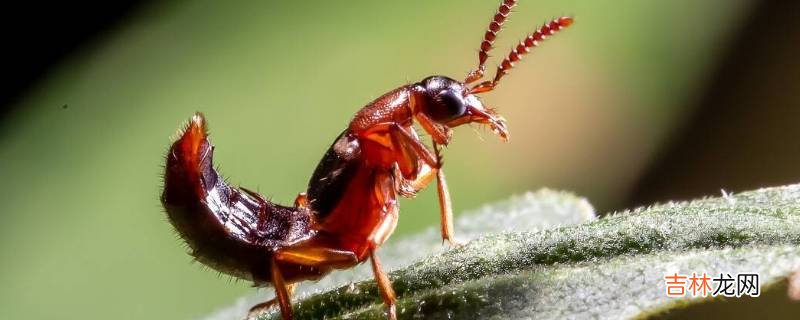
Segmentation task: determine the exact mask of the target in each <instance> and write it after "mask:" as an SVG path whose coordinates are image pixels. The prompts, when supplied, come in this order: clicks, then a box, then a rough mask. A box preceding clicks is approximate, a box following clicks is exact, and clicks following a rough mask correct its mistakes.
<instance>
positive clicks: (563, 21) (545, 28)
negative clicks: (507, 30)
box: [470, 17, 573, 93]
mask: <svg viewBox="0 0 800 320" xmlns="http://www.w3.org/2000/svg"><path fill="white" fill-rule="evenodd" d="M572 22H573V19H572V17H560V18H556V19H553V21H550V22H549V23H545V24H544V25H542V27H541V28H539V30H536V32H534V33H532V34H530V35H528V37H527V38H525V40H522V41H520V42H519V44H518V45H517V46H516V48H514V49H512V50H511V53H509V54H508V57H506V58H505V59H503V62H502V63H500V65H498V66H497V73H496V74H495V76H494V79H493V80H492V81H485V82H483V83H481V84H479V85H476V86H474V87H472V89H471V90H470V93H481V92H486V91H491V90H492V89H494V87H495V86H497V83H498V82H499V81H500V78H502V77H503V76H505V75H506V74H507V73H508V71H509V70H511V68H513V67H514V62H517V61H519V60H520V59H522V56H523V55H525V54H527V53H529V52H531V48H534V47H538V46H539V41H542V40H544V39H547V37H549V36H552V35H554V34H555V33H556V32H558V31H560V30H561V29H564V28H566V27H569V26H570V25H572Z"/></svg>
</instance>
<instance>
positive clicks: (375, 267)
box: [369, 248, 397, 320]
mask: <svg viewBox="0 0 800 320" xmlns="http://www.w3.org/2000/svg"><path fill="white" fill-rule="evenodd" d="M369 260H370V262H371V263H372V273H374V274H375V282H377V283H378V289H379V290H380V292H381V297H382V298H383V303H384V304H386V307H387V309H388V310H387V312H388V317H389V319H391V320H396V319H397V307H396V305H395V301H396V300H397V298H396V297H395V294H394V289H392V282H391V281H389V276H388V275H386V272H385V271H383V268H381V262H380V260H378V255H377V254H375V248H372V249H369Z"/></svg>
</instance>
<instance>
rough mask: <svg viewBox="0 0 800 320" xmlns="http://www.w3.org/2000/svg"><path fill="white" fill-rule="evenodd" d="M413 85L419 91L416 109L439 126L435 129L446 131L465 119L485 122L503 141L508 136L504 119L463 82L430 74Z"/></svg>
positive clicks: (472, 121)
mask: <svg viewBox="0 0 800 320" xmlns="http://www.w3.org/2000/svg"><path fill="white" fill-rule="evenodd" d="M416 88H417V90H418V92H420V93H421V94H422V101H421V103H420V105H419V110H418V112H420V113H422V114H424V115H425V116H427V118H429V119H430V120H432V121H433V122H434V124H433V125H434V126H438V127H440V128H435V129H439V130H440V131H447V129H449V128H453V127H457V126H460V125H462V124H466V123H480V124H483V125H487V126H489V128H490V129H492V131H493V132H494V133H496V134H497V135H499V136H500V138H501V139H503V140H504V141H505V140H508V128H507V127H506V121H505V119H504V118H503V117H501V116H499V115H497V114H496V113H495V112H494V110H492V109H489V108H486V107H484V106H483V103H482V102H481V100H480V99H478V96H477V95H476V94H474V93H472V92H470V89H469V88H468V87H467V86H466V85H465V84H464V83H462V82H459V81H456V80H453V79H451V78H448V77H445V76H431V77H427V78H425V79H423V80H422V81H420V82H419V83H418V84H417V85H416ZM426 129H427V128H426Z"/></svg>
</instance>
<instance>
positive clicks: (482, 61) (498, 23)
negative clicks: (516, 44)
mask: <svg viewBox="0 0 800 320" xmlns="http://www.w3.org/2000/svg"><path fill="white" fill-rule="evenodd" d="M516 5H517V0H503V2H502V3H501V4H500V7H499V8H497V13H495V14H494V19H492V22H491V23H489V29H487V30H486V34H484V35H483V42H481V51H480V52H478V68H477V69H475V70H472V71H470V72H469V74H468V75H467V79H466V80H464V83H470V82H473V81H475V80H478V79H480V78H482V77H483V72H484V71H486V59H489V51H491V50H492V48H493V47H492V43H494V39H496V38H497V33H499V32H500V29H502V28H503V23H504V22H506V18H508V15H509V14H510V13H511V8H513V7H514V6H516Z"/></svg>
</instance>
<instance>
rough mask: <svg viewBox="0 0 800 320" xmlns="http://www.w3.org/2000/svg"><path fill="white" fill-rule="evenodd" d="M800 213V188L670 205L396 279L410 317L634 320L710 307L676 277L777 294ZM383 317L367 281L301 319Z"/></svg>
mask: <svg viewBox="0 0 800 320" xmlns="http://www.w3.org/2000/svg"><path fill="white" fill-rule="evenodd" d="M539 195H541V193H540V194H539ZM550 195H551V196H552V195H553V194H552V193H550ZM534 197H535V196H534ZM545 198H546V197H545ZM550 200H552V199H550ZM543 201H544V200H543ZM533 202H534V203H535V202H536V201H533ZM532 206H536V205H535V204H534V205H532ZM546 207H548V208H550V209H552V207H553V206H546ZM565 207H567V208H572V209H575V208H579V207H584V208H585V207H586V206H585V205H572V206H565ZM798 209H800V186H799V185H792V186H786V187H779V188H770V189H762V190H758V191H752V192H746V193H742V194H740V195H736V196H729V195H726V196H724V197H721V198H710V199H703V200H697V201H693V202H681V203H668V204H664V205H658V206H654V207H650V208H643V209H637V210H635V211H632V212H623V213H620V214H615V215H612V216H609V217H606V218H604V219H600V220H597V221H593V222H589V223H585V224H579V225H567V226H561V227H557V228H553V229H542V230H539V231H519V229H515V230H514V232H509V233H502V234H490V235H486V236H484V237H482V238H478V239H476V240H473V241H471V242H469V243H468V244H467V245H466V246H464V247H461V248H458V249H453V250H449V251H447V252H444V253H440V254H435V255H429V256H427V257H425V258H423V259H422V260H419V261H417V262H415V263H413V264H411V265H408V266H406V267H404V268H401V269H399V270H396V271H394V272H392V273H391V279H392V282H393V286H394V288H395V291H396V292H397V295H398V315H399V317H400V318H487V319H491V318H497V319H507V318H521V317H531V316H535V317H536V318H544V319H550V318H553V319H560V318H588V317H605V318H630V317H644V316H648V315H652V314H654V313H658V312H663V311H666V310H671V309H673V308H677V307H681V306H685V305H689V304H691V303H694V302H701V301H705V300H710V299H709V298H705V299H701V298H688V297H687V298H671V297H667V296H666V294H665V290H666V287H665V281H664V278H663V277H664V276H665V275H669V274H673V273H678V274H691V273H692V272H697V273H703V272H707V273H708V274H709V275H718V274H719V273H721V272H722V273H730V274H736V273H745V272H755V273H758V274H759V275H760V281H761V285H762V290H765V289H767V288H768V286H769V285H771V284H774V283H776V282H778V281H780V280H782V279H784V278H785V277H786V276H787V275H788V274H790V273H791V272H792V270H794V269H795V268H796V267H797V266H800V250H798V249H797V248H796V247H795V246H796V244H798V242H800V210H798ZM545 216H547V215H545ZM566 216H572V217H576V216H581V215H580V214H573V215H566ZM496 218H497V219H496V220H493V221H498V222H499V221H507V220H511V221H513V219H520V220H522V221H524V220H525V219H522V218H519V217H508V218H503V217H502V216H500V217H496ZM528 218H529V219H530V218H535V217H528ZM503 223H505V222H503ZM482 224H483V225H486V226H487V227H489V228H491V226H488V224H489V223H485V222H484V223H482ZM456 230H459V229H456ZM420 238H425V237H420ZM409 240H410V241H413V238H412V239H409ZM424 240H425V241H428V242H430V240H431V239H424ZM418 244H419V245H423V243H422V242H420V243H418ZM388 259H389V258H385V260H388ZM729 299H736V298H729ZM383 308H384V307H383V305H382V304H381V300H380V295H379V294H378V291H377V288H376V287H375V283H374V281H372V280H366V281H362V282H358V283H353V284H349V285H344V286H341V287H338V288H336V289H333V290H330V291H326V292H321V293H318V294H314V295H311V296H308V297H305V298H304V299H302V300H301V301H299V302H298V303H296V304H295V314H296V316H297V318H311V319H315V318H322V317H329V318H337V317H342V318H359V319H362V318H363V319H382V318H384V317H385V316H384V315H383V311H384V309H383ZM262 318H264V319H272V318H279V316H278V315H277V314H276V313H274V312H273V313H271V314H268V315H265V316H263V317H262Z"/></svg>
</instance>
